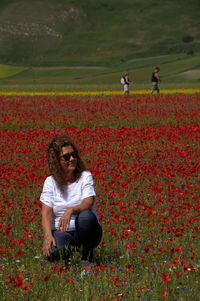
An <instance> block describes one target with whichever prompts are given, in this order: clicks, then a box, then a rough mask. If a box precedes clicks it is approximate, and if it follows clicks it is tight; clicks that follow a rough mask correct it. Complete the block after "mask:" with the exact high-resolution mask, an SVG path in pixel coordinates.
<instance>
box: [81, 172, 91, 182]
mask: <svg viewBox="0 0 200 301" xmlns="http://www.w3.org/2000/svg"><path fill="white" fill-rule="evenodd" d="M88 178H91V179H92V174H91V172H90V171H89V170H84V171H83V172H82V174H81V177H80V179H81V180H82V181H84V180H86V179H88Z"/></svg>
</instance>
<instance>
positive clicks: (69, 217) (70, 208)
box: [40, 136, 102, 261]
mask: <svg viewBox="0 0 200 301" xmlns="http://www.w3.org/2000/svg"><path fill="white" fill-rule="evenodd" d="M48 165H49V171H50V174H51V176H48V177H47V178H46V180H45V182H44V186H43V190H42V193H41V196H40V201H41V202H42V227H43V231H44V243H43V254H44V255H45V256H47V257H48V258H49V260H58V259H60V258H61V257H62V259H64V260H68V258H69V256H70V254H69V251H68V250H69V248H68V247H69V246H70V245H74V246H82V257H81V260H83V261H87V260H89V261H92V254H93V249H94V248H95V247H97V246H98V244H99V243H100V241H101V237H102V228H101V226H100V224H99V221H98V216H97V213H96V200H95V195H96V194H95V190H94V184H93V178H92V175H91V172H90V171H88V170H87V169H86V167H85V165H84V163H83V161H82V159H81V158H80V156H79V152H78V149H77V147H76V146H75V144H74V143H73V142H72V141H71V139H70V138H69V137H68V136H59V137H57V138H54V139H53V140H52V142H51V143H50V145H49V148H48Z"/></svg>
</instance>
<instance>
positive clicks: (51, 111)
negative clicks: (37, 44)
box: [0, 94, 200, 301]
mask: <svg viewBox="0 0 200 301" xmlns="http://www.w3.org/2000/svg"><path fill="white" fill-rule="evenodd" d="M0 109H1V114H0V126H1V136H0V144H1V156H0V158H1V160H0V165H1V176H0V181H1V200H0V217H1V218H0V235H1V241H0V294H1V296H2V298H3V299H2V300H5V301H16V300H31V301H32V300H33V301H47V300H48V301H49V300H53V301H54V300H59V301H64V300H68V301H71V300H72V301H74V300H84V301H89V300H92V301H101V300H113V301H114V300H123V301H125V300H126V301H128V300H143V301H148V300H164V299H166V300H170V301H171V300H174V301H176V300H192V299H193V300H198V296H199V294H200V255H199V254H200V245H199V237H200V198H199V171H200V161H199V159H200V156H199V155H200V152H199V151H200V142H199V141H200V140H199V138H200V126H199V115H200V114H199V112H200V110H199V109H200V95H199V94H193V95H184V94H176V95H164V96H162V95H161V96H158V97H157V96H152V97H150V96H149V95H140V96H137V95H134V96H129V97H124V96H96V97H95V96H82V97H78V96H62V97H61V96H52V97H51V96H48V97H47V96H37V97H33V96H30V97H29V96H23V97H22V96H21V97H20V96H0ZM61 134H69V135H71V136H72V137H73V139H74V141H75V143H77V145H78V146H79V148H80V149H81V153H82V157H83V158H84V160H85V162H86V163H87V165H88V168H89V169H90V170H91V172H92V174H93V176H94V180H95V188H96V192H97V203H98V207H97V209H98V213H99V216H100V220H101V224H102V227H103V230H104V236H103V240H102V242H101V245H100V246H99V247H98V248H97V249H96V251H95V258H94V263H93V264H91V266H89V267H87V268H86V271H85V272H87V273H86V275H85V276H84V277H82V278H81V277H80V266H79V264H78V254H77V258H74V264H72V267H71V268H70V269H68V270H66V269H65V268H64V266H63V264H62V262H60V263H59V264H50V263H48V262H47V261H46V260H45V258H43V256H42V255H41V244H42V241H43V236H42V229H41V217H40V203H39V196H40V193H41V189H42V185H43V181H44V179H45V178H46V176H47V175H48V168H47V151H46V150H47V146H48V144H49V142H50V141H51V139H52V138H53V137H55V136H57V135H61Z"/></svg>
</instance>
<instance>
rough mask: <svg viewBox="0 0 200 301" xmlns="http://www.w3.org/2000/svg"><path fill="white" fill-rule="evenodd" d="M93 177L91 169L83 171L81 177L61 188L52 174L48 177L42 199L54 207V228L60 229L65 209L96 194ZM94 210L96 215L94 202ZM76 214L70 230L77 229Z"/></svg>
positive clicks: (44, 202) (72, 219) (71, 221)
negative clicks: (60, 220) (59, 224)
mask: <svg viewBox="0 0 200 301" xmlns="http://www.w3.org/2000/svg"><path fill="white" fill-rule="evenodd" d="M93 184H94V182H93V178H92V175H91V173H90V171H83V172H82V174H81V177H80V178H79V179H78V180H76V182H74V183H72V184H70V185H66V186H65V187H64V189H63V190H61V189H60V188H59V186H58V184H57V183H56V181H55V180H54V178H53V177H52V176H49V177H47V178H46V180H45V182H44V186H43V190H42V193H41V196H40V201H41V202H42V203H43V204H45V205H47V206H49V207H51V208H53V213H54V219H53V223H52V229H55V228H56V229H58V223H59V219H60V217H61V216H63V214H64V211H65V210H66V209H67V208H69V207H73V206H76V205H79V204H80V203H81V202H82V200H83V199H85V198H87V197H90V196H95V195H96V193H95V191H94V186H93ZM92 211H93V212H94V214H95V215H96V204H95V202H94V204H93V207H92ZM75 218H76V215H72V217H71V220H70V226H69V229H68V231H72V230H75Z"/></svg>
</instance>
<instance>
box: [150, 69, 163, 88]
mask: <svg viewBox="0 0 200 301" xmlns="http://www.w3.org/2000/svg"><path fill="white" fill-rule="evenodd" d="M159 72H160V68H159V67H156V68H155V69H154V71H153V73H152V75H151V94H153V93H154V91H156V92H157V94H159V93H160V89H159V87H158V83H159V82H161V80H160V77H159Z"/></svg>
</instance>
